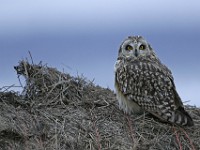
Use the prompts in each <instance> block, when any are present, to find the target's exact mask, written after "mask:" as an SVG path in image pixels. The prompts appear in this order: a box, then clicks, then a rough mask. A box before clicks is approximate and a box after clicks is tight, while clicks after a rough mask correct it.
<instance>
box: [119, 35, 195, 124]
mask: <svg viewBox="0 0 200 150" xmlns="http://www.w3.org/2000/svg"><path fill="white" fill-rule="evenodd" d="M115 88H116V94H117V99H118V101H119V107H120V108H121V109H123V110H124V111H125V112H127V113H131V112H133V113H142V112H143V111H147V112H149V113H151V114H153V115H154V116H156V117H157V118H159V119H161V120H162V121H166V122H170V123H172V124H177V125H181V126H186V125H187V126H192V125H193V120H192V118H191V117H190V115H189V114H188V113H187V112H186V111H185V110H184V107H183V103H182V101H181V99H180V97H179V95H178V93H177V91H176V88H175V84H174V79H173V76H172V73H171V71H170V70H169V69H168V68H167V67H166V66H165V65H164V64H162V63H161V62H160V60H159V59H158V58H157V56H156V54H155V52H154V51H153V49H152V48H151V46H150V45H149V44H148V43H147V42H146V40H145V39H144V38H143V37H141V36H132V37H128V38H127V39H125V40H124V41H123V43H122V44H121V46H120V49H119V54H118V58H117V61H116V64H115Z"/></svg>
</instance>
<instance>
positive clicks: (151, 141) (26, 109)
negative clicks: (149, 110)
mask: <svg viewBox="0 0 200 150" xmlns="http://www.w3.org/2000/svg"><path fill="white" fill-rule="evenodd" d="M15 69H16V71H17V74H18V75H21V76H23V77H24V78H25V80H26V85H25V87H24V91H23V92H22V94H18V93H15V92H12V91H8V90H3V88H2V89H1V92H0V112H1V113H0V149H2V150H4V149H5V150H9V149H10V150H12V149H16V150H31V149H37V150H44V149H46V150H53V149H57V150H67V149H69V150H83V149H85V150H93V149H98V150H110V149H115V150H117V149H120V150H130V149H138V150H154V149H158V150H167V149H169V150H173V149H174V150H177V149H178V150H189V149H192V150H194V149H196V150H198V149H200V109H199V108H196V107H191V106H186V109H187V111H188V112H189V113H190V115H191V116H192V118H193V119H194V122H195V126H194V127H190V128H180V127H174V126H171V125H169V124H164V123H160V122H158V121H156V120H154V119H153V118H152V117H150V116H148V115H145V114H144V115H142V116H133V115H131V116H128V115H126V114H124V113H123V112H122V111H121V110H119V109H118V105H117V101H116V98H115V94H114V92H113V91H111V90H110V89H105V88H102V87H99V86H95V85H94V84H93V83H92V82H90V81H87V80H86V79H85V78H84V77H72V76H70V75H69V74H66V73H62V72H59V71H57V70H56V69H54V68H49V67H48V66H46V65H42V64H41V63H40V64H38V65H35V64H30V63H28V62H27V61H20V63H19V65H18V66H17V67H15ZM2 90H3V91H2Z"/></svg>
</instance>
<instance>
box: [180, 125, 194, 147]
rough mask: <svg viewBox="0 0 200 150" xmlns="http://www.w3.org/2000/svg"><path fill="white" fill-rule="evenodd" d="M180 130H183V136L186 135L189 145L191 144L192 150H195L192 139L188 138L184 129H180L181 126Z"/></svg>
mask: <svg viewBox="0 0 200 150" xmlns="http://www.w3.org/2000/svg"><path fill="white" fill-rule="evenodd" d="M181 130H182V131H183V133H184V134H185V136H186V137H187V139H188V140H189V142H190V145H191V146H192V150H195V148H194V144H193V142H192V140H191V139H190V137H189V135H188V134H187V132H186V131H185V130H184V129H182V128H181Z"/></svg>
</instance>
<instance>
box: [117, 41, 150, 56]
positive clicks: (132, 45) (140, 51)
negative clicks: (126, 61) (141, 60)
mask: <svg viewBox="0 0 200 150" xmlns="http://www.w3.org/2000/svg"><path fill="white" fill-rule="evenodd" d="M121 49H122V51H121V53H122V55H123V56H125V57H127V58H130V57H132V58H138V57H142V56H146V55H149V54H150V53H151V52H150V49H149V47H148V43H147V42H146V41H145V40H144V39H142V38H139V39H135V38H128V39H127V40H125V41H124V43H123V44H122V45H121Z"/></svg>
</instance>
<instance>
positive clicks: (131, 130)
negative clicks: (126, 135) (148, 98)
mask: <svg viewBox="0 0 200 150" xmlns="http://www.w3.org/2000/svg"><path fill="white" fill-rule="evenodd" d="M125 115H126V119H127V121H128V127H129V130H130V135H131V139H132V144H133V148H134V147H135V146H134V143H135V138H134V133H133V128H132V124H131V120H130V118H129V116H128V115H127V114H125Z"/></svg>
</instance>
